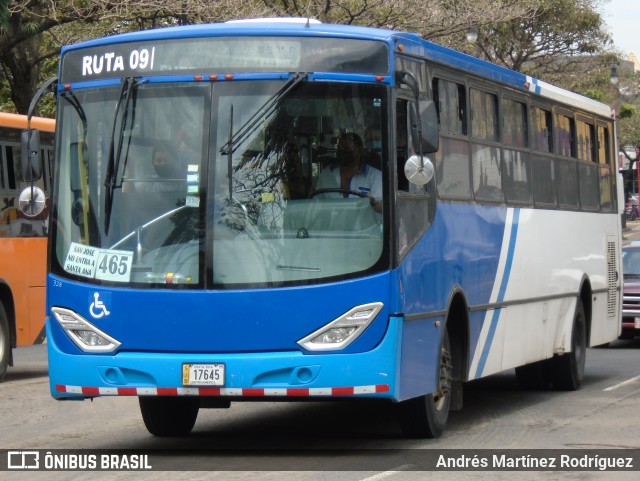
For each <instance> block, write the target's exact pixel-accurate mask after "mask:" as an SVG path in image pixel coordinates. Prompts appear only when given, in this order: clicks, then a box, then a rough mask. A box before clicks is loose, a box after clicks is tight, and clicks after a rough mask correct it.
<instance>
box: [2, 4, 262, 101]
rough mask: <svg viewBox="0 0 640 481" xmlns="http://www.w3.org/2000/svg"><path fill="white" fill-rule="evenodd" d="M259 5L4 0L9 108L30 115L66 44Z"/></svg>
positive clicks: (224, 16)
mask: <svg viewBox="0 0 640 481" xmlns="http://www.w3.org/2000/svg"><path fill="white" fill-rule="evenodd" d="M256 5H257V4H255V3H247V2H236V1H232V0H222V1H219V2H217V3H216V4H214V5H211V4H210V3H209V2H208V1H206V0H197V1H196V0H189V1H187V0H156V1H152V0H61V1H55V2H54V1H47V0H13V1H10V0H0V70H1V72H2V77H3V79H2V80H3V83H5V85H6V86H5V87H4V88H3V89H2V90H3V91H7V92H8V93H9V96H10V100H11V102H10V103H11V104H12V105H8V104H9V102H7V101H5V102H4V109H5V110H15V111H17V112H19V113H26V112H27V110H28V108H29V104H30V102H31V98H32V96H33V94H34V93H35V92H36V90H37V88H38V85H39V84H41V83H42V82H43V81H44V80H45V79H46V76H47V75H52V74H55V68H56V65H57V62H55V61H54V62H49V63H48V64H47V61H48V60H50V59H55V58H57V56H58V54H59V51H60V47H61V46H62V45H65V44H69V43H73V42H77V41H80V40H87V39H90V38H93V37H96V36H100V35H107V34H114V33H120V32H125V31H129V30H139V29H144V28H150V27H159V26H170V25H177V24H180V23H186V22H193V23H201V22H206V21H220V20H225V19H227V18H229V17H234V16H235V15H238V16H244V14H246V15H248V16H252V15H255V14H261V13H263V12H264V11H265V8H264V7H262V6H259V7H258V8H256Z"/></svg>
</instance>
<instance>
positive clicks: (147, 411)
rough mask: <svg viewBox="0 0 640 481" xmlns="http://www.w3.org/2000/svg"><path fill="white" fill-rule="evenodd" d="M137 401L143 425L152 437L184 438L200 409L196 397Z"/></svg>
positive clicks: (142, 398) (157, 398)
mask: <svg viewBox="0 0 640 481" xmlns="http://www.w3.org/2000/svg"><path fill="white" fill-rule="evenodd" d="M138 400H139V402H140V412H141V413H142V420H143V421H144V425H145V426H146V427H147V431H149V432H150V433H151V434H153V435H154V436H161V437H162V436H186V435H187V434H189V433H190V432H191V430H192V429H193V425H194V424H195V422H196V417H198V410H199V409H200V398H199V397H196V396H180V397H164V396H140V397H139V398H138Z"/></svg>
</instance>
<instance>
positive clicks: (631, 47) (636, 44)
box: [601, 0, 640, 57]
mask: <svg viewBox="0 0 640 481" xmlns="http://www.w3.org/2000/svg"><path fill="white" fill-rule="evenodd" d="M601 12H602V17H603V19H604V21H605V22H606V24H607V25H608V27H609V33H610V34H611V35H612V37H613V43H614V47H615V48H616V49H617V50H621V51H622V53H623V54H625V55H626V54H629V53H632V52H633V53H635V54H636V55H637V56H639V57H640V1H638V0H608V1H607V0H603V2H602V7H601Z"/></svg>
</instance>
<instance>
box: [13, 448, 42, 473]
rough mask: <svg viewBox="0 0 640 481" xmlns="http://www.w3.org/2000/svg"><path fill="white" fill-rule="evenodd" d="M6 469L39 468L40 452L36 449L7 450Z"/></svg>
mask: <svg viewBox="0 0 640 481" xmlns="http://www.w3.org/2000/svg"><path fill="white" fill-rule="evenodd" d="M7 468H8V469H39V468H40V453H39V452H38V451H7Z"/></svg>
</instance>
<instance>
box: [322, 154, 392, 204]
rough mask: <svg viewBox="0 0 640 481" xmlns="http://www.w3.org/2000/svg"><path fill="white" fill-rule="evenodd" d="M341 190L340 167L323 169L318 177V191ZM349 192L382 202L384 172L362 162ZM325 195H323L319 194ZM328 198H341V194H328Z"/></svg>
mask: <svg viewBox="0 0 640 481" xmlns="http://www.w3.org/2000/svg"><path fill="white" fill-rule="evenodd" d="M339 188H340V167H339V166H337V165H330V166H328V167H325V168H324V169H322V172H320V176H319V177H318V184H317V185H316V190H320V189H339ZM348 189H349V190H353V191H355V192H362V193H363V194H366V196H367V197H369V196H371V197H373V198H374V199H376V200H378V201H380V200H382V172H380V171H379V170H378V169H376V168H374V167H371V166H370V165H368V164H366V163H365V162H362V165H361V166H360V170H359V171H358V172H356V174H355V175H354V176H353V177H351V179H350V180H349V186H348ZM319 195H323V194H319ZM324 195H327V196H339V195H340V193H338V192H337V193H335V194H333V193H327V194H324Z"/></svg>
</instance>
